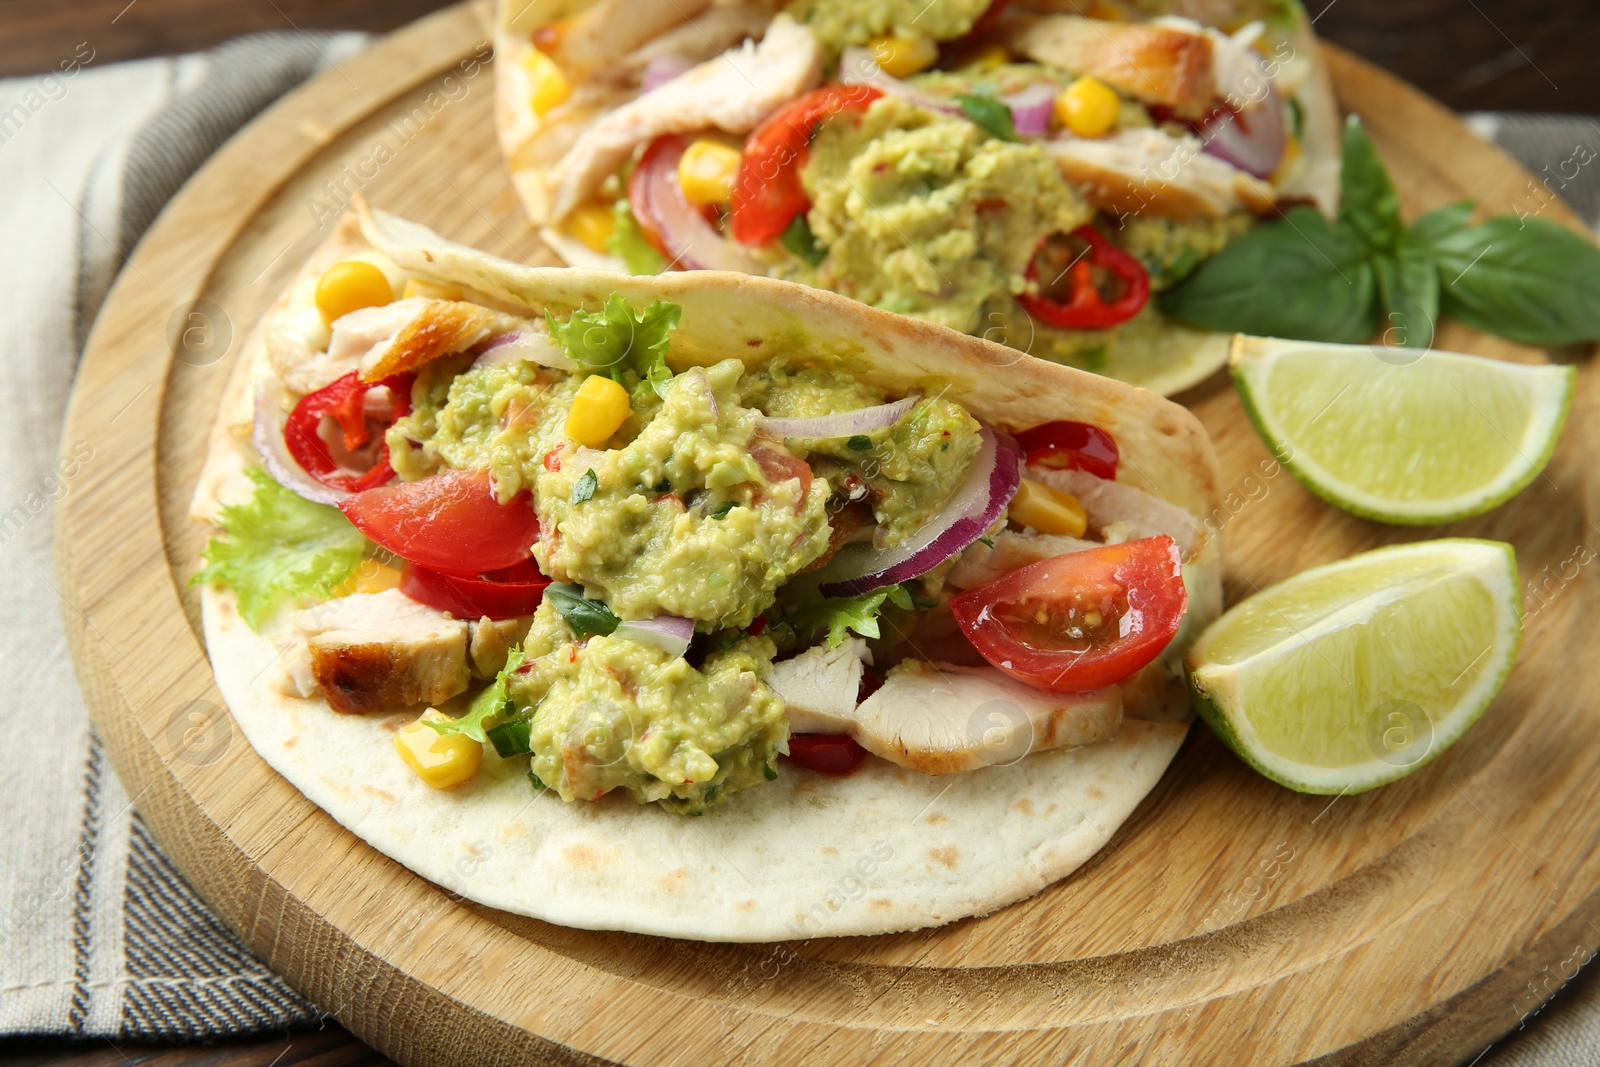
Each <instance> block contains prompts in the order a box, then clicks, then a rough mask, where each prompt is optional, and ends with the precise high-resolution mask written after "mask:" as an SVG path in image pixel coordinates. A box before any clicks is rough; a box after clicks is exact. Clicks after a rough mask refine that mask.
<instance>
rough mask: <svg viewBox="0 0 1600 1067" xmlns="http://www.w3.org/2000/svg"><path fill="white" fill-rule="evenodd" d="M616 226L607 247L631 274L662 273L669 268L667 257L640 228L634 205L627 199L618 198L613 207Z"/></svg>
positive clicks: (607, 240)
mask: <svg viewBox="0 0 1600 1067" xmlns="http://www.w3.org/2000/svg"><path fill="white" fill-rule="evenodd" d="M612 212H613V214H614V216H615V219H616V228H615V229H613V230H612V231H611V236H610V237H608V238H607V239H606V247H607V248H609V249H610V250H611V251H612V253H613V254H615V255H617V256H619V257H620V258H621V259H622V263H623V266H625V267H627V268H628V273H629V274H660V273H661V272H662V271H664V270H666V269H667V257H665V256H663V255H662V254H661V253H660V252H657V251H656V246H655V245H653V244H651V243H650V241H649V240H648V239H647V238H646V237H645V235H644V231H643V230H641V229H640V228H639V220H638V219H635V218H634V217H633V207H632V206H631V205H630V204H629V203H628V202H627V201H626V200H618V201H617V203H616V206H615V207H614V208H612Z"/></svg>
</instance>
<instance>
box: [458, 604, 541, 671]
mask: <svg viewBox="0 0 1600 1067" xmlns="http://www.w3.org/2000/svg"><path fill="white" fill-rule="evenodd" d="M532 622H533V616H532V615H519V616H518V617H516V618H514V619H491V618H489V616H487V615H485V616H484V617H483V618H481V619H479V620H478V621H477V622H474V623H469V624H468V626H467V633H468V635H469V636H468V638H467V651H468V653H469V655H470V656H471V657H472V673H473V674H475V675H477V676H478V677H479V678H493V677H494V676H495V675H497V674H499V673H500V672H501V671H502V670H504V669H505V665H506V656H507V654H509V653H510V651H511V649H512V647H513V646H515V645H518V644H521V643H522V639H523V638H524V637H527V636H528V627H529V625H531V624H532Z"/></svg>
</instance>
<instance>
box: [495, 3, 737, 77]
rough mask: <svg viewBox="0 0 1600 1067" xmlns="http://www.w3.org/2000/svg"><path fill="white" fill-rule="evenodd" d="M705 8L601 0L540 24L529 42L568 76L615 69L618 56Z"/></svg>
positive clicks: (699, 5)
mask: <svg viewBox="0 0 1600 1067" xmlns="http://www.w3.org/2000/svg"><path fill="white" fill-rule="evenodd" d="M512 6H515V3H513V5H512ZM709 6H710V0H600V2H599V3H596V4H593V5H592V6H590V7H589V8H588V9H587V10H585V11H581V12H578V13H577V14H575V15H573V16H572V17H571V18H568V19H564V20H562V21H560V22H553V23H549V24H546V25H542V26H539V27H538V28H536V29H535V30H534V31H533V44H534V47H536V48H538V49H539V51H541V52H543V53H544V54H545V55H547V56H549V57H550V58H551V59H553V60H555V61H556V65H557V66H559V67H560V68H561V69H562V70H563V71H564V72H565V73H566V74H567V76H568V77H569V78H574V79H578V78H586V77H588V76H590V75H593V74H597V73H604V72H606V71H608V70H610V69H612V68H614V67H615V66H616V62H617V57H618V56H622V55H626V54H627V53H629V52H631V51H633V50H634V49H635V48H638V47H639V46H640V45H642V44H644V43H645V42H647V41H649V40H651V39H652V38H655V37H658V36H660V35H661V34H662V33H665V32H667V31H668V30H671V29H672V28H673V27H675V26H677V25H678V24H679V23H682V22H685V21H687V20H689V19H691V18H693V17H694V16H696V15H698V14H700V12H702V11H704V10H705V9H706V8H707V7H709ZM517 21H518V22H521V21H523V20H520V19H519V20H517Z"/></svg>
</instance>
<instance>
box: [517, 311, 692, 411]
mask: <svg viewBox="0 0 1600 1067" xmlns="http://www.w3.org/2000/svg"><path fill="white" fill-rule="evenodd" d="M682 314H683V309H682V308H681V307H679V306H678V305H677V304H669V303H667V302H666V301H665V300H657V301H656V302H655V303H653V304H651V305H650V306H649V307H647V308H645V309H644V310H643V311H639V312H635V311H634V310H633V307H632V305H630V304H629V303H628V302H627V301H626V300H624V299H623V298H622V296H621V295H619V294H617V293H612V294H611V296H610V297H609V298H608V299H607V300H606V302H605V306H604V307H602V308H601V309H600V310H599V311H584V310H582V309H579V310H577V311H574V312H573V313H572V316H571V317H570V318H568V319H567V321H566V322H564V323H561V322H557V321H556V318H555V316H554V315H552V314H550V312H548V311H547V312H545V319H546V321H547V322H548V323H549V324H550V336H552V337H554V338H555V339H556V340H557V341H559V342H560V343H561V347H562V348H563V349H565V350H566V353H567V355H568V356H570V357H572V359H573V360H574V361H575V362H576V363H577V364H578V366H580V367H582V368H583V369H584V370H586V371H589V372H590V373H591V374H604V375H607V376H608V377H610V378H611V379H612V380H613V381H615V382H618V383H620V384H622V385H624V386H626V385H629V384H630V383H629V381H628V380H627V379H626V377H625V376H626V374H628V373H630V372H631V373H632V374H633V375H635V376H636V380H638V381H648V382H649V383H650V384H651V385H652V386H653V387H654V388H655V390H656V392H657V394H661V395H664V394H665V391H666V386H667V383H668V382H669V381H671V380H672V372H671V371H670V370H668V369H667V352H668V350H669V349H670V348H671V347H672V339H671V334H672V331H673V329H674V328H675V327H676V326H677V325H678V319H679V318H680V317H681V316H682Z"/></svg>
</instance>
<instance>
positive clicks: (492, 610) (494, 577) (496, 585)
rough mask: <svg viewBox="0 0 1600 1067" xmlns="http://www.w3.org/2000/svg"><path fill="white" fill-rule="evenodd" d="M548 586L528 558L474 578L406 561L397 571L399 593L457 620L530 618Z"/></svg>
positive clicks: (543, 575)
mask: <svg viewBox="0 0 1600 1067" xmlns="http://www.w3.org/2000/svg"><path fill="white" fill-rule="evenodd" d="M549 584H550V579H549V578H547V577H546V576H545V574H544V572H543V571H541V570H540V569H539V566H538V564H536V563H534V562H533V560H531V559H525V560H523V561H522V562H521V563H516V564H513V565H512V566H510V567H506V568H504V569H502V570H498V571H490V572H489V573H488V574H480V575H478V576H477V577H475V578H464V577H461V576H460V575H455V574H445V573H444V572H443V571H435V570H430V569H428V568H427V567H423V566H419V565H418V564H415V563H411V562H409V561H407V563H406V565H405V566H404V567H402V568H401V570H400V591H401V592H402V593H404V594H405V595H406V596H408V597H410V598H411V599H412V600H415V601H416V602H417V603H419V604H426V605H428V606H429V607H430V608H438V609H439V610H440V611H448V612H449V613H450V614H452V615H454V616H455V617H456V618H458V619H479V618H482V617H483V616H485V615H487V616H489V618H491V619H514V618H516V617H517V616H519V615H531V614H533V609H534V608H537V607H538V606H539V601H541V600H543V599H544V589H545V586H547V585H549Z"/></svg>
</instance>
